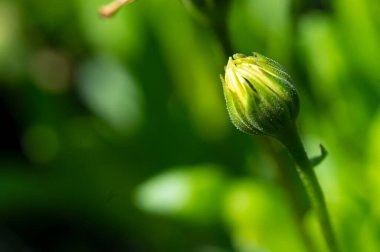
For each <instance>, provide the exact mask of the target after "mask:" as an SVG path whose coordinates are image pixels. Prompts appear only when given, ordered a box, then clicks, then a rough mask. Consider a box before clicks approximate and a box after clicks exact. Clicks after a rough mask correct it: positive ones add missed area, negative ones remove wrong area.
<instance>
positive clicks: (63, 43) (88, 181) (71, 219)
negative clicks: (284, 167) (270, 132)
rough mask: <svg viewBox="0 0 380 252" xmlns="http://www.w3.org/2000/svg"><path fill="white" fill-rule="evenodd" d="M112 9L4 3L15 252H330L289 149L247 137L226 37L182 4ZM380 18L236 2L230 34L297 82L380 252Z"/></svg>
mask: <svg viewBox="0 0 380 252" xmlns="http://www.w3.org/2000/svg"><path fill="white" fill-rule="evenodd" d="M106 3H107V2H106V1H103V0H93V1H90V0H65V1H63V0H38V1H35V0H34V1H33V0H18V1H11V0H2V1H1V2H0V251H5V252H8V251H33V252H34V251H131V252H135V251H136V252H139V251H143V252H152V251H154V252H155V251H158V252H159V251H164V252H171V251H173V252H179V251H192V252H193V251H194V252H224V251H238V252H251V251H252V252H256V251H275V252H277V251H296V252H297V251H307V250H306V249H305V247H304V243H303V241H302V235H301V234H300V233H299V226H300V225H301V226H304V230H303V232H302V233H305V232H306V231H307V232H308V233H310V234H311V235H310V236H311V237H312V240H313V243H314V245H315V246H316V247H318V248H320V249H321V251H324V249H325V248H324V244H323V240H322V238H321V235H320V233H319V228H318V225H317V223H316V220H315V219H314V216H313V215H312V213H310V212H309V211H307V202H306V201H305V199H304V198H303V197H304V195H303V193H302V191H297V186H293V185H297V182H298V181H297V177H296V176H295V174H294V173H292V172H291V171H293V170H292V169H291V167H290V169H289V171H288V172H285V175H284V174H281V172H279V171H278V169H277V166H278V165H277V164H278V162H279V161H278V158H277V161H276V159H275V158H273V152H277V157H279V158H280V161H281V160H282V161H281V162H283V161H284V160H285V161H287V162H289V159H288V158H287V156H286V155H285V156H284V151H283V150H282V149H281V147H280V146H279V145H277V144H276V143H273V142H272V143H270V144H268V140H267V139H265V138H263V137H251V136H248V135H244V134H243V133H241V132H239V131H237V130H236V129H234V128H233V126H232V124H231V123H230V121H229V119H228V115H227V111H226V107H225V104H224V97H223V90H222V86H221V83H220V79H219V74H222V73H223V67H224V65H225V64H226V62H227V56H226V55H224V53H223V50H222V47H221V44H220V41H218V39H217V37H216V36H215V34H214V33H213V31H212V30H211V29H210V28H208V27H207V26H205V25H203V24H202V23H200V22H198V21H199V20H198V19H196V18H194V17H193V16H192V13H191V12H189V11H187V9H186V8H185V6H184V5H183V3H182V2H181V1H180V0H166V1H163V0H139V1H136V3H134V4H132V5H130V6H127V7H125V8H123V9H122V10H121V11H120V12H119V13H117V15H116V16H115V17H114V18H112V19H110V20H104V19H101V18H100V17H99V16H98V14H97V12H98V8H99V7H100V6H101V5H103V4H106ZM379 13H380V2H379V1H378V0H335V1H328V0H325V1H322V0H320V1H317V0H314V1H311V0H310V1H306V0H304V1H302V0H297V1H291V0H233V1H232V5H231V9H230V15H229V19H228V21H227V23H228V30H229V35H230V38H231V44H232V47H233V49H234V51H235V52H239V53H245V54H249V53H250V52H252V51H257V52H259V53H262V54H264V55H266V56H268V57H270V58H273V59H275V60H277V61H278V62H280V63H281V64H282V65H284V66H285V67H286V68H287V69H288V70H289V73H290V75H291V76H292V77H293V79H294V81H295V86H296V87H297V89H298V91H299V94H300V98H301V112H300V116H299V119H298V125H299V128H300V131H301V133H302V138H303V140H304V143H305V146H306V149H307V151H308V153H309V155H310V156H313V155H317V154H318V153H319V150H318V145H319V144H320V143H322V144H323V145H324V146H325V147H326V149H327V150H328V152H329V156H328V157H327V159H326V160H325V161H324V162H323V163H322V164H321V165H320V166H318V167H317V168H316V169H317V170H316V172H317V175H318V177H319V179H320V182H321V185H322V188H323V190H324V192H325V196H326V200H327V202H328V206H329V211H330V214H331V218H332V219H333V224H334V226H335V229H336V233H337V236H338V239H339V241H340V243H341V246H342V247H343V248H344V250H345V251H355V252H357V251H361V252H366V251H368V252H371V251H379V250H380V219H379V218H380V204H379V197H380V174H379V171H378V169H379V165H380V144H379V143H378V142H379V141H380V110H379V101H380V95H379V94H380V60H379V58H380V15H379ZM271 146H272V147H271ZM293 172H294V171H293ZM289 188H293V189H294V188H296V189H295V190H296V191H295V192H297V193H298V194H299V195H298V196H295V198H296V199H298V203H296V204H293V203H292V202H294V194H293V197H292V196H289V190H288V189H289ZM287 192H288V193H287ZM293 192H294V191H293ZM292 199H293V200H292ZM297 204H298V205H299V204H301V205H302V207H303V209H304V211H305V212H302V213H300V212H299V211H298V212H297V206H295V205H297ZM302 207H301V208H302ZM298 209H299V208H298ZM300 214H302V217H300ZM300 219H302V221H301V222H302V223H299V220H300ZM297 227H298V228H297Z"/></svg>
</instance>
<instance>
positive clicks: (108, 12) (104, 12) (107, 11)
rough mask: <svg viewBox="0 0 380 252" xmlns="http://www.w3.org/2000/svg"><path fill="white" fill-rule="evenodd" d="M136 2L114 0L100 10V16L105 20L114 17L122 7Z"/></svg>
mask: <svg viewBox="0 0 380 252" xmlns="http://www.w3.org/2000/svg"><path fill="white" fill-rule="evenodd" d="M134 1H135V0H114V1H113V2H111V3H109V4H107V5H104V6H102V7H101V8H100V9H99V14H100V16H102V17H104V18H109V17H112V16H113V15H114V14H115V13H116V12H117V11H118V10H119V9H120V8H121V7H122V6H124V5H126V4H130V3H133V2H134Z"/></svg>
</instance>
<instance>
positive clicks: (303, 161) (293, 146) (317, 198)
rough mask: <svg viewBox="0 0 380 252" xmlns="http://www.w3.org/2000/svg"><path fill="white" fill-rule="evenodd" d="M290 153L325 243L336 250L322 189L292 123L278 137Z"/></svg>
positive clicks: (333, 251) (336, 246) (337, 249)
mask: <svg viewBox="0 0 380 252" xmlns="http://www.w3.org/2000/svg"><path fill="white" fill-rule="evenodd" d="M279 140H280V142H282V143H283V144H284V145H285V147H286V148H287V149H288V151H289V152H290V154H291V155H292V157H293V159H294V161H295V162H296V164H297V171H298V174H299V176H300V178H301V180H302V183H303V185H304V187H305V189H306V192H307V193H308V195H309V198H310V201H311V204H312V207H313V209H314V211H315V212H316V215H317V217H318V220H319V223H320V225H321V229H322V232H323V235H324V237H325V240H326V243H327V245H328V247H329V248H330V251H331V252H338V251H339V248H338V244H337V242H336V239H335V236H334V232H333V229H332V225H331V222H330V218H329V215H328V212H327V207H326V202H325V199H324V196H323V192H322V189H321V187H320V185H319V183H318V179H317V177H316V175H315V172H314V169H313V167H312V164H311V163H310V161H309V158H308V157H307V154H306V152H305V149H304V146H303V144H302V142H301V139H300V137H299V134H298V131H297V128H296V126H294V125H292V126H291V127H290V128H288V130H287V131H286V133H285V134H282V135H281V137H280V138H279Z"/></svg>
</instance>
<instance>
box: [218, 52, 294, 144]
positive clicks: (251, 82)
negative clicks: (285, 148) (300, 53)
mask: <svg viewBox="0 0 380 252" xmlns="http://www.w3.org/2000/svg"><path fill="white" fill-rule="evenodd" d="M222 82H223V89H224V94H225V98H226V103H227V108H228V112H229V115H230V118H231V121H232V123H233V124H234V125H235V126H236V127H237V128H238V129H239V130H241V131H243V132H245V133H248V134H256V135H257V134H260V135H269V136H274V137H276V136H279V134H283V132H284V131H285V130H286V129H287V128H288V127H291V126H292V125H293V124H294V122H295V119H296V118H297V115H298V112H299V99H298V94H297V91H296V89H295V88H294V86H293V85H292V80H291V78H290V76H289V75H288V74H287V73H286V71H285V69H284V68H283V67H282V66H281V65H280V64H278V63H277V62H275V61H274V60H271V59H269V58H267V57H265V56H263V55H260V54H258V53H253V56H245V55H243V54H234V55H233V57H232V58H231V57H230V58H229V60H228V64H227V66H226V68H225V79H223V77H222Z"/></svg>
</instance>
